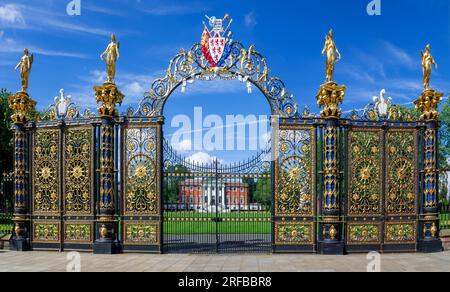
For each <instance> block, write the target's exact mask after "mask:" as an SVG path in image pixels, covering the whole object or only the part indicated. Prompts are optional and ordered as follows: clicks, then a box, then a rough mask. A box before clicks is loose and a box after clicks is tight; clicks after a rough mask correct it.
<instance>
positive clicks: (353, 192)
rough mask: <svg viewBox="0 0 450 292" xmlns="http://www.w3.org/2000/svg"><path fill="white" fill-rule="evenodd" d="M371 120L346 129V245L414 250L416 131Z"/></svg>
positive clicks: (416, 201)
mask: <svg viewBox="0 0 450 292" xmlns="http://www.w3.org/2000/svg"><path fill="white" fill-rule="evenodd" d="M374 126H375V125H374ZM374 126H371V125H369V124H366V125H365V126H364V127H353V128H351V129H350V130H349V133H348V145H349V146H348V165H349V172H348V190H347V195H346V196H347V236H346V243H347V250H348V251H364V250H382V251H408V250H411V251H414V250H415V249H416V247H415V244H416V242H417V218H418V209H417V204H418V187H417V186H418V169H417V165H418V141H417V137H418V136H417V135H418V133H417V130H415V129H414V128H413V127H411V125H410V124H405V126H404V127H401V128H400V127H395V126H391V125H390V124H389V127H387V128H385V129H383V128H380V127H376V126H375V127H374Z"/></svg>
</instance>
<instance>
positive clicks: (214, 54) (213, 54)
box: [201, 14, 233, 68]
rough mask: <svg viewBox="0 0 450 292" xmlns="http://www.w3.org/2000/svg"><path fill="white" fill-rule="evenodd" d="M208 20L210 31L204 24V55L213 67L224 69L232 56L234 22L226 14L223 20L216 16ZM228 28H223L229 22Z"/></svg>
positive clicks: (202, 44)
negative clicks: (232, 28)
mask: <svg viewBox="0 0 450 292" xmlns="http://www.w3.org/2000/svg"><path fill="white" fill-rule="evenodd" d="M206 18H207V19H208V21H209V26H210V29H208V27H207V25H206V24H205V23H204V22H203V26H204V30H203V35H202V41H201V46H202V53H203V56H204V57H205V58H206V60H208V62H209V64H210V66H211V67H213V68H215V67H223V65H224V64H225V60H226V59H227V58H228V57H229V56H230V52H231V50H230V43H231V38H232V35H233V34H232V32H231V31H230V26H231V24H232V23H233V20H232V19H230V17H229V16H228V14H226V15H225V16H224V17H223V18H222V19H219V18H216V17H214V16H212V17H208V16H206ZM228 20H229V23H228V26H227V27H226V28H224V27H223V24H224V22H225V21H228Z"/></svg>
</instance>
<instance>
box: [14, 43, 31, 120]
mask: <svg viewBox="0 0 450 292" xmlns="http://www.w3.org/2000/svg"><path fill="white" fill-rule="evenodd" d="M24 53H25V55H24V56H23V57H22V58H21V59H20V62H19V64H17V66H16V67H15V70H17V69H19V68H20V78H21V80H22V89H21V91H19V92H17V93H16V94H15V95H10V96H9V97H8V101H9V107H10V108H11V109H12V111H13V114H12V116H11V120H12V122H13V123H14V124H24V123H26V122H27V121H28V114H29V112H30V110H32V109H34V108H35V106H36V102H35V101H34V100H32V99H31V98H30V96H29V95H28V79H29V78H30V72H31V67H32V66H33V54H31V55H30V53H29V51H28V49H26V48H25V49H24Z"/></svg>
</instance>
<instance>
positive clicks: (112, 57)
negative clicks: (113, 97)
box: [100, 34, 120, 83]
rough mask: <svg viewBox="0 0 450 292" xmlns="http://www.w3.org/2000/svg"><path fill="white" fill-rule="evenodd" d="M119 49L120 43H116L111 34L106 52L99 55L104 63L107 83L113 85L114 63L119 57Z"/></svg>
mask: <svg viewBox="0 0 450 292" xmlns="http://www.w3.org/2000/svg"><path fill="white" fill-rule="evenodd" d="M119 48H120V42H117V43H116V37H115V35H114V34H112V35H111V42H110V43H109V45H108V47H107V48H106V50H105V51H104V52H103V53H102V54H101V55H100V58H101V59H102V60H103V61H105V62H106V72H107V74H108V82H109V83H114V77H115V76H116V62H117V59H119V57H120V54H119ZM105 56H106V58H105Z"/></svg>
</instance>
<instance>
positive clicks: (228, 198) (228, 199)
mask: <svg viewBox="0 0 450 292" xmlns="http://www.w3.org/2000/svg"><path fill="white" fill-rule="evenodd" d="M229 204H230V196H227V205H229Z"/></svg>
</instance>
